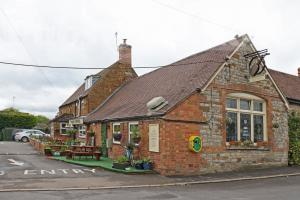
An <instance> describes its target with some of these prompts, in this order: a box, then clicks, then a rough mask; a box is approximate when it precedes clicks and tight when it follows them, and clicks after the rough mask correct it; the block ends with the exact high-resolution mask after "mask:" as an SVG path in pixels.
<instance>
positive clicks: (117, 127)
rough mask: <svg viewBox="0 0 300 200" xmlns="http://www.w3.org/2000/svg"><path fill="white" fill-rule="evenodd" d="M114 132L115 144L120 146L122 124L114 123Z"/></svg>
mask: <svg viewBox="0 0 300 200" xmlns="http://www.w3.org/2000/svg"><path fill="white" fill-rule="evenodd" d="M112 127H113V128H112V132H113V143H114V144H120V143H121V138H122V134H121V123H113V126H112Z"/></svg>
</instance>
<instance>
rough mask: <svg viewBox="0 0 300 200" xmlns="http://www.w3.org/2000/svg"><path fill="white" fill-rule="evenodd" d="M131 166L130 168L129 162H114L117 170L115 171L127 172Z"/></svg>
mask: <svg viewBox="0 0 300 200" xmlns="http://www.w3.org/2000/svg"><path fill="white" fill-rule="evenodd" d="M129 166H130V163H129V162H126V163H116V162H114V163H113V166H112V167H113V168H115V169H122V170H125V169H126V168H127V167H129Z"/></svg>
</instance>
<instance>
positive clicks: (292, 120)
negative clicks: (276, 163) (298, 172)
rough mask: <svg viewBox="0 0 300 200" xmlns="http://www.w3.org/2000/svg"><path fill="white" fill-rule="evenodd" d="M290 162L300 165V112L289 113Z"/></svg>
mask: <svg viewBox="0 0 300 200" xmlns="http://www.w3.org/2000/svg"><path fill="white" fill-rule="evenodd" d="M289 140H290V141H289V164H290V165H300V114H299V113H295V112H293V113H291V114H290V115H289Z"/></svg>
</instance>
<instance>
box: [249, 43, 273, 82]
mask: <svg viewBox="0 0 300 200" xmlns="http://www.w3.org/2000/svg"><path fill="white" fill-rule="evenodd" d="M267 55H270V53H268V50H267V49H264V50H261V51H255V52H252V53H248V54H246V55H244V57H245V58H246V59H248V58H249V59H250V61H249V63H248V68H249V73H250V75H251V76H252V77H254V76H257V75H259V74H261V73H262V72H263V71H264V69H265V68H266V63H265V57H266V56H267Z"/></svg>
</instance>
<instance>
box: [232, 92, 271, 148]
mask: <svg viewBox="0 0 300 200" xmlns="http://www.w3.org/2000/svg"><path fill="white" fill-rule="evenodd" d="M265 107H266V104H265V101H264V100H263V99H261V98H258V97H256V96H253V95H248V94H242V93H237V94H231V95H229V96H228V98H227V99H226V142H230V141H246V140H250V141H252V142H254V143H256V142H260V141H267V135H266V108H265Z"/></svg>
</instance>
